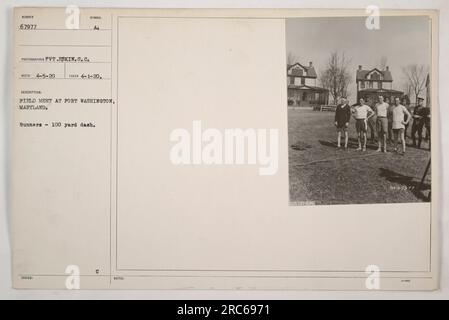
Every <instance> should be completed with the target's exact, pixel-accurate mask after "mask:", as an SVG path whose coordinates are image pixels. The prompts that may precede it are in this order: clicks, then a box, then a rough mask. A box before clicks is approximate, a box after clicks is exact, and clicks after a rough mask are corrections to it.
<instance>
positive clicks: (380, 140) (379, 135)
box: [377, 131, 382, 152]
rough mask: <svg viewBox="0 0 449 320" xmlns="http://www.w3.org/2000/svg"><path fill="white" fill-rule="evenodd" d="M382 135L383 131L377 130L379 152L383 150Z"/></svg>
mask: <svg viewBox="0 0 449 320" xmlns="http://www.w3.org/2000/svg"><path fill="white" fill-rule="evenodd" d="M381 137H382V133H381V132H380V131H377V145H378V148H377V152H380V151H382V139H381Z"/></svg>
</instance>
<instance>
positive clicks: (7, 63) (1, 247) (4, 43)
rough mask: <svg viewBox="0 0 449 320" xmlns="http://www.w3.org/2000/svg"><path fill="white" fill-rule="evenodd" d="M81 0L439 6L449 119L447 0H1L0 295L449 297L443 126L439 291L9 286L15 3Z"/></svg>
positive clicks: (443, 108) (444, 115) (443, 106)
mask: <svg viewBox="0 0 449 320" xmlns="http://www.w3.org/2000/svg"><path fill="white" fill-rule="evenodd" d="M64 5H79V6H82V7H105V8H108V7H109V8H111V7H124V8H132V7H139V8H142V7H148V8H176V7H181V8H325V9H326V8H346V9H348V8H358V9H363V8H365V7H366V6H368V5H377V6H379V7H380V8H381V9H382V8H388V9H438V10H440V19H439V24H440V25H439V32H440V39H439V47H440V58H439V63H440V70H439V85H440V88H441V90H440V91H439V92H440V97H439V101H440V124H444V123H448V122H449V121H448V120H449V112H448V111H449V92H448V91H447V90H443V89H444V88H446V87H447V84H449V75H448V70H449V66H448V63H449V62H448V60H449V59H448V58H449V56H448V52H449V44H448V39H449V37H448V32H449V2H448V1H447V0H426V1H423V0H396V1H394V2H392V1H387V0H383V1H382V0H378V1H376V0H371V1H365V0H342V1H340V0H327V1H326V0H302V1H294V0H261V1H257V2H256V1H250V0H239V1H238V0H232V1H225V0H221V1H212V0H202V1H200V0H198V1H194V0H190V1H180V0H178V1H151V2H150V1H138V0H132V1H123V0H116V1H112V0H111V1H101V0H97V1H86V0H85V1H76V0H72V1H58V0H46V1H39V2H37V1H32V0H18V1H13V0H3V1H1V2H0V21H2V24H3V25H2V26H1V29H0V48H2V50H1V52H0V59H1V66H0V68H1V72H0V74H1V76H2V77H1V78H0V84H1V89H0V90H2V91H1V93H2V94H1V95H0V97H1V98H2V100H3V101H2V102H3V103H2V104H1V106H2V108H1V112H0V298H2V299H35V298H40V299H55V298H56V299H61V298H63V299H78V298H83V299H99V298H103V299H112V298H116V299H121V298H122V299H230V298H232V299H317V298H319V299H351V298H352V299H418V298H419V299H449V250H447V248H448V247H449V230H448V229H449V200H448V199H446V198H445V197H444V195H445V194H446V193H447V192H446V187H445V185H446V184H447V183H448V182H449V171H448V168H447V165H448V162H447V161H445V159H446V158H447V157H448V156H449V138H448V136H449V135H448V134H449V126H443V125H440V130H441V133H440V137H441V144H442V146H441V153H442V161H441V164H442V172H441V177H442V179H441V184H442V186H441V189H440V192H441V195H442V197H441V198H442V203H441V213H440V219H441V220H440V225H441V231H440V234H441V242H440V251H441V261H442V262H441V263H442V264H441V268H440V270H441V278H440V281H441V282H440V287H441V289H440V290H439V291H435V292H346V291H345V292H343V291H341V292H340V291H332V292H327V291H224V290H223V291H222V290H214V291H210V290H203V291H185V290H183V291H176V290H160V291H158V290H139V291H129V290H127V291H124V290H121V291H100V290H97V291H63V290H46V291H41V290H36V291H34V290H33V291H28V290H13V289H11V255H10V246H9V243H10V234H9V231H10V229H9V222H10V213H9V212H8V211H9V210H8V209H9V205H8V193H7V179H8V176H9V173H8V172H9V171H8V170H9V163H8V157H9V152H8V151H9V147H10V146H9V129H10V126H9V123H10V117H11V108H10V105H11V100H12V98H11V85H12V84H11V83H10V82H9V79H10V74H11V72H12V67H11V66H12V63H11V61H12V57H11V44H12V34H11V29H10V25H11V24H12V21H11V19H12V7H14V6H64Z"/></svg>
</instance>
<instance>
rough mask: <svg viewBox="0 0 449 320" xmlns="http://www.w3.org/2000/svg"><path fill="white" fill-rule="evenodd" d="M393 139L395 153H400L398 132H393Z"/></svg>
mask: <svg viewBox="0 0 449 320" xmlns="http://www.w3.org/2000/svg"><path fill="white" fill-rule="evenodd" d="M393 139H394V142H393V143H394V151H398V132H397V131H393Z"/></svg>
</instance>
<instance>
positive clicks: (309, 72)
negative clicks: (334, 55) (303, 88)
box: [287, 62, 317, 78]
mask: <svg viewBox="0 0 449 320" xmlns="http://www.w3.org/2000/svg"><path fill="white" fill-rule="evenodd" d="M296 66H299V67H301V68H302V69H303V70H304V71H305V74H303V75H297V76H298V77H308V78H316V77H317V75H316V72H315V68H314V67H313V66H308V67H306V66H304V65H302V64H300V63H298V62H296V63H294V64H291V65H287V73H288V71H289V70H290V69H292V68H294V67H296ZM291 75H292V76H295V74H294V73H292V74H291Z"/></svg>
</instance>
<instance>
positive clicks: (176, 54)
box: [11, 7, 439, 290]
mask: <svg viewBox="0 0 449 320" xmlns="http://www.w3.org/2000/svg"><path fill="white" fill-rule="evenodd" d="M376 19H377V18H376V16H375V14H374V15H373V16H367V14H366V13H365V12H364V11H356V10H352V11H348V10H332V11H330V10H193V9H191V10H156V9H154V10H151V9H98V8H97V9H92V8H89V9H88V8H76V7H69V8H62V7H61V8H16V9H15V11H14V24H13V26H12V27H13V30H14V75H13V81H14V97H15V98H14V103H13V106H12V108H13V110H14V111H13V114H14V119H13V124H12V127H13V128H14V129H13V141H12V147H13V153H12V154H13V161H12V163H13V172H12V186H11V187H12V203H13V273H14V274H13V282H14V283H13V285H14V287H16V288H67V289H73V288H75V289H76V288H80V289H96V288H110V289H137V288H139V289H140V288H149V289H153V288H170V289H180V288H193V289H209V288H217V289H331V290H335V289H341V290H376V289H380V290H432V289H437V288H438V265H439V260H438V235H437V234H438V206H437V205H438V196H439V193H438V175H439V174H438V172H439V171H438V170H439V166H438V156H439V153H438V150H439V136H438V134H439V131H438V127H437V126H438V122H437V121H433V120H432V121H431V120H430V119H433V117H432V116H429V113H430V115H434V114H437V113H438V105H437V102H438V99H437V78H438V60H437V56H438V55H437V52H438V51H437V50H438V31H437V25H438V23H437V13H436V12H433V11H407V12H403V11H382V12H381V16H380V20H376ZM376 21H377V22H379V23H380V25H379V26H380V28H377V29H376ZM370 23H371V24H370ZM370 28H371V29H370ZM372 28H374V29H372ZM336 30H337V31H338V32H337V33H339V34H340V35H341V38H340V39H335V36H333V33H336ZM351 30H352V32H353V36H352V38H351V37H348V34H350V31H351ZM376 32H377V33H376ZM401 35H402V36H401ZM376 41H377V42H376ZM411 42H413V43H411ZM416 43H419V45H417V46H416ZM345 48H346V50H345ZM377 48H378V49H379V50H377ZM334 50H335V52H337V56H338V57H339V59H341V58H342V56H343V55H345V57H346V59H347V60H346V63H345V62H344V61H343V60H338V61H340V62H342V64H340V66H343V65H344V68H343V67H342V70H343V71H345V72H346V73H347V75H348V78H347V83H346V86H347V87H345V90H344V91H343V92H342V93H340V96H339V97H337V98H338V99H339V98H341V97H343V96H345V97H347V98H348V99H349V100H350V102H351V103H350V104H351V105H352V104H354V103H356V102H357V101H358V100H359V98H361V97H364V98H365V99H366V100H367V101H366V103H367V104H369V103H372V104H373V106H374V105H375V101H374V100H375V99H377V97H378V96H379V95H383V96H385V97H388V98H391V99H392V101H394V98H395V97H401V98H402V97H403V96H404V95H407V96H408V97H409V98H410V100H411V101H406V100H405V102H404V104H406V107H407V108H408V109H409V110H410V112H411V114H412V116H415V115H420V117H421V116H422V117H421V118H419V119H418V118H416V117H414V118H413V121H415V122H414V123H413V121H412V120H411V118H410V119H408V120H409V121H410V122H409V126H408V131H406V134H407V137H406V152H405V154H402V145H401V144H400V141H399V143H398V148H399V150H398V152H395V151H394V145H392V144H391V143H387V149H388V150H387V153H384V152H382V151H381V152H377V150H376V149H377V146H378V145H377V143H378V142H377V141H379V140H380V142H381V147H382V148H383V144H382V143H383V140H382V134H383V133H382V132H383V131H382V130H378V129H379V123H378V122H380V121H381V118H382V117H381V115H380V114H376V117H373V118H372V119H370V120H367V121H366V124H365V126H366V129H367V132H368V137H367V138H368V142H367V146H366V147H367V150H366V151H363V150H357V148H358V140H357V131H356V127H357V126H358V124H359V120H356V119H353V118H352V117H351V118H350V119H349V120H348V122H349V125H348V128H347V130H346V129H345V130H340V131H341V135H342V136H341V145H340V147H341V148H337V145H336V141H337V132H336V131H337V130H336V129H335V126H336V124H334V120H335V119H336V117H335V119H334V114H335V105H336V104H337V103H338V102H339V101H334V100H335V99H334V98H335V97H334V95H333V88H334V87H333V86H332V84H329V83H327V82H326V81H325V80H326V71H328V70H329V65H328V64H327V61H329V59H328V57H329V56H331V54H332V53H333V52H334ZM358 65H360V66H361V67H358ZM413 66H415V67H416V68H417V69H416V68H415V69H413ZM421 67H423V68H424V69H422V70H421V69H420V68H421ZM416 70H418V71H416ZM412 71H414V73H409V74H411V75H416V76H417V78H418V82H419V83H418V86H417V89H419V88H421V91H419V92H418V94H417V95H416V94H415V91H413V89H414V88H413V87H410V85H409V86H407V85H406V84H407V83H409V84H410V83H411V81H412V80H413V79H408V78H407V74H408V73H407V72H412ZM345 72H342V74H343V75H344V74H346V73H345ZM423 72H424V73H423ZM423 75H424V80H425V83H424V84H422V85H421V84H420V81H422V79H423ZM427 75H428V77H427ZM391 78H392V80H391ZM401 83H402V84H401ZM430 84H432V86H431V85H430ZM362 86H363V87H362ZM407 90H408V91H407ZM416 96H419V98H423V99H424V100H423V101H424V103H423V106H422V108H423V109H422V110H423V111H422V113H420V112H421V111H418V110H419V109H417V108H418V107H416V103H417V102H418V101H417V99H416ZM373 97H374V98H373ZM370 99H374V100H373V101H371V100H370ZM415 100H416V101H415ZM400 103H402V101H400V102H399V103H398V104H400ZM407 104H408V105H407ZM391 105H392V108H393V109H394V107H393V103H391ZM348 108H349V106H348ZM355 108H357V107H351V110H352V111H353V115H354V117H355V118H357V117H358V116H359V115H358V113H357V111H356V110H355ZM398 108H399V107H398ZM426 108H427V109H426ZM373 109H375V111H374V112H378V111H377V109H376V108H374V107H373ZM396 110H397V109H396ZM401 110H402V109H401ZM426 110H429V112H428V114H426V113H425V112H426ZM415 111H416V112H415ZM430 111H431V112H430ZM395 112H396V111H395ZM401 112H402V111H401ZM393 113H394V112H392V114H393ZM389 117H390V114H389ZM392 117H393V116H392ZM394 117H397V116H396V115H394ZM374 118H377V119H375V120H374ZM424 118H425V119H424ZM426 119H427V120H426ZM392 120H394V121H396V122H397V118H392ZM370 121H374V122H373V123H374V125H373V126H371V124H370ZM401 121H402V120H401ZM401 121H399V122H401ZM430 122H431V125H430ZM356 123H357V124H356ZM420 123H421V124H420ZM337 126H339V125H337ZM357 128H359V127H357ZM340 129H341V128H340ZM393 129H394V134H398V137H399V138H400V132H401V131H400V130H397V128H396V127H393ZM420 130H421V131H420ZM419 131H420V132H419ZM430 131H431V132H432V135H431V139H432V149H431V151H430V150H429V149H430V136H429V135H430ZM345 132H347V133H348V145H347V147H348V148H347V149H345V148H344V144H345V141H344V136H345ZM371 132H374V134H375V139H376V140H377V141H376V142H372V141H370V140H369V138H370V133H371ZM412 133H413V134H414V135H415V136H416V139H417V140H419V134H418V133H422V136H423V137H422V141H421V140H420V141H421V142H419V143H421V145H420V147H419V148H418V147H417V146H413V145H411V144H412V137H411V135H412ZM385 134H386V137H388V133H385ZM399 140H400V139H399ZM364 143H365V142H364V139H363V130H361V142H360V146H361V147H362V148H363V146H364ZM417 143H418V142H417ZM382 148H381V149H382ZM431 155H432V161H431V162H430V158H431ZM427 164H429V165H430V164H431V165H430V167H429V168H427V169H428V170H426V167H427Z"/></svg>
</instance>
